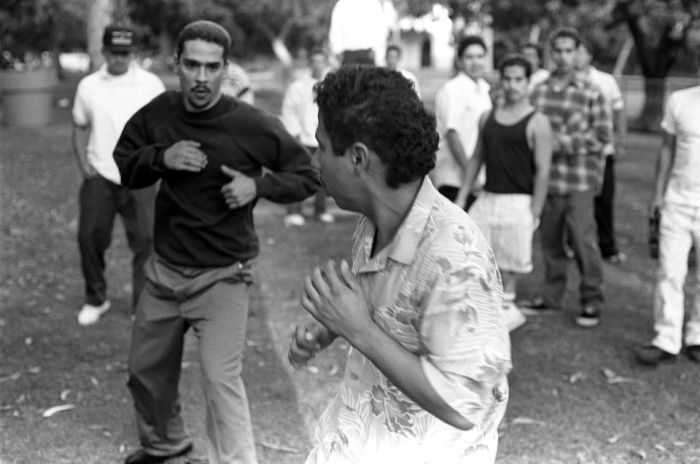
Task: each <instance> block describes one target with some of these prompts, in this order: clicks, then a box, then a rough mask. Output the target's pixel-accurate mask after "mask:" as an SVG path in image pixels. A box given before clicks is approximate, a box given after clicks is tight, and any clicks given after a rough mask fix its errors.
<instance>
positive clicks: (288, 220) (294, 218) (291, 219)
mask: <svg viewBox="0 0 700 464" xmlns="http://www.w3.org/2000/svg"><path fill="white" fill-rule="evenodd" d="M304 224H306V219H304V216H302V215H301V214H298V213H294V214H287V215H286V216H285V217H284V226H285V227H291V226H295V227H302V226H303V225H304Z"/></svg>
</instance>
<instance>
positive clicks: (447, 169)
mask: <svg viewBox="0 0 700 464" xmlns="http://www.w3.org/2000/svg"><path fill="white" fill-rule="evenodd" d="M457 57H458V59H459V64H460V66H459V68H460V72H459V73H458V74H457V75H456V76H455V77H453V78H452V79H450V80H449V81H447V82H446V83H445V84H444V85H443V86H442V87H441V88H440V89H439V90H438V92H437V95H436V97H435V117H436V119H437V129H438V134H439V135H440V144H439V146H438V151H437V156H436V163H435V169H433V170H432V172H431V173H430V180H432V182H433V184H434V185H435V186H436V187H437V188H438V191H439V192H440V193H441V194H443V195H444V196H446V197H447V198H448V199H449V200H451V201H455V200H456V199H457V193H458V192H459V189H460V187H462V185H463V184H464V176H465V174H466V172H467V162H468V160H469V158H471V156H472V153H473V152H474V148H475V147H476V140H477V137H478V135H479V120H480V118H481V116H482V115H483V114H484V113H486V112H487V111H490V110H491V107H492V103H491V97H490V95H489V91H490V89H491V87H490V86H489V84H488V83H487V82H486V81H485V80H484V78H483V75H484V71H485V65H486V43H485V42H484V40H483V39H482V38H481V37H478V36H473V35H472V36H467V37H464V38H463V39H462V40H461V42H460V43H459V46H458V47H457ZM483 183H484V176H483V172H482V174H481V175H480V176H479V179H478V181H477V183H476V184H475V189H476V190H479V188H480V187H481V185H483ZM475 199H476V197H475V196H474V195H472V194H470V195H469V198H468V199H467V202H466V205H460V206H462V207H464V208H465V209H469V206H471V204H472V203H473V202H474V200H475Z"/></svg>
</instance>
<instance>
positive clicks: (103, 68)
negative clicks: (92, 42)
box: [99, 61, 135, 79]
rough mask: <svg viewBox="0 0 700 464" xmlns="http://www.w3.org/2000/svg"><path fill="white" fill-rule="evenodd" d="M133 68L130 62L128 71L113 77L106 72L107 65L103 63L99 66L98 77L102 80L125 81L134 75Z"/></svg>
mask: <svg viewBox="0 0 700 464" xmlns="http://www.w3.org/2000/svg"><path fill="white" fill-rule="evenodd" d="M134 66H135V64H134V62H133V61H132V62H131V63H129V69H128V70H127V71H126V72H125V73H124V74H120V75H119V76H114V75H112V74H110V73H109V72H107V63H104V64H102V66H100V70H99V73H100V77H101V78H102V79H127V78H129V77H131V75H132V74H133V73H134Z"/></svg>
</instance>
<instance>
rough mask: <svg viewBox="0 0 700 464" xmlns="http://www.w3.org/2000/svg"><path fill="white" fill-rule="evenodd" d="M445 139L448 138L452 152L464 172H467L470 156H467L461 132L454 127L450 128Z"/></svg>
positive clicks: (448, 144)
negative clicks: (460, 137) (460, 136)
mask: <svg viewBox="0 0 700 464" xmlns="http://www.w3.org/2000/svg"><path fill="white" fill-rule="evenodd" d="M445 140H447V146H448V147H450V153H452V156H454V158H455V161H457V164H459V167H460V168H461V169H462V172H465V171H466V170H467V164H468V163H469V158H468V157H467V152H466V151H465V150H464V145H462V141H461V140H460V139H459V134H458V133H457V131H456V130H454V129H448V130H447V134H445Z"/></svg>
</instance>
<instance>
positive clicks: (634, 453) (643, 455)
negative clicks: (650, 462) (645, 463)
mask: <svg viewBox="0 0 700 464" xmlns="http://www.w3.org/2000/svg"><path fill="white" fill-rule="evenodd" d="M630 453H631V454H632V456H634V457H637V458H639V459H641V460H644V459H646V458H647V453H646V451H644V450H631V451H630Z"/></svg>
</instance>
